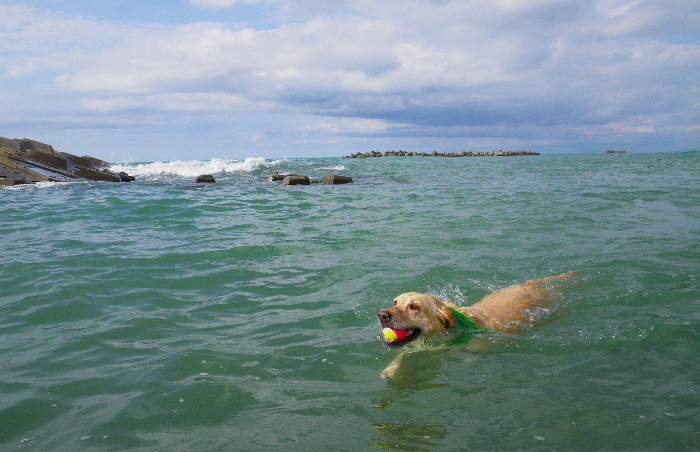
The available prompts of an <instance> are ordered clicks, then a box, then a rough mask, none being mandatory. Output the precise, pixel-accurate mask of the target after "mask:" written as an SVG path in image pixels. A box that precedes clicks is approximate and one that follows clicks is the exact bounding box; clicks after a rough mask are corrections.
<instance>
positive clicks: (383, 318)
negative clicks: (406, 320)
mask: <svg viewBox="0 0 700 452" xmlns="http://www.w3.org/2000/svg"><path fill="white" fill-rule="evenodd" d="M377 315H378V316H379V321H380V322H388V321H389V320H391V312H389V311H387V310H386V309H384V310H382V311H379V314H377Z"/></svg>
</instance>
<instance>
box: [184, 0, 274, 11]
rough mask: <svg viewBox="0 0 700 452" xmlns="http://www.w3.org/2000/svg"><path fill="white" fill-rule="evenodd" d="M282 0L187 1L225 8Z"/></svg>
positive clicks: (208, 6) (203, 5)
mask: <svg viewBox="0 0 700 452" xmlns="http://www.w3.org/2000/svg"><path fill="white" fill-rule="evenodd" d="M280 1H282V0H189V1H188V3H189V4H190V5H192V6H199V7H201V8H215V9H225V8H231V7H232V6H234V5H236V4H238V3H248V4H256V3H275V2H280Z"/></svg>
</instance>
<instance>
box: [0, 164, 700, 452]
mask: <svg viewBox="0 0 700 452" xmlns="http://www.w3.org/2000/svg"><path fill="white" fill-rule="evenodd" d="M699 162H700V159H699V155H698V153H697V152H685V153H658V154H614V155H610V154H577V155H541V156H523V157H476V158H467V157H464V158H440V157H381V158H370V159H340V158H323V159H283V160H277V161H271V160H266V159H263V158H250V159H246V160H244V161H235V160H223V159H222V160H216V159H215V160H210V161H191V162H167V163H129V164H121V165H115V166H114V168H113V169H115V170H119V171H122V170H124V171H127V172H128V173H130V174H132V175H135V176H136V177H137V180H136V181H135V182H132V183H121V184H111V183H95V182H90V183H65V184H58V183H56V184H36V185H31V186H17V187H12V188H3V189H0V215H1V216H0V219H1V221H0V243H1V244H2V247H1V248H0V250H1V252H2V254H1V256H0V450H2V451H13V450H27V451H71V452H72V451H76V450H81V451H257V450H261V451H274V450H278V451H315V450H324V451H325V450H329V451H330V450H333V451H336V450H338V451H371V450H376V449H388V450H400V451H463V450H513V451H515V450H547V451H549V450H558V451H567V450H571V451H574V450H575V451H578V450H608V451H621V450H634V451H638V450H651V451H696V450H698V447H699V446H700V436H699V433H698V430H699V428H700V403H699V402H700V397H699V393H698V389H699V386H700V361H699V359H698V350H699V347H698V346H699V345H700V322H699V318H698V317H699V314H700V311H699V309H698V308H699V306H700V290H699V288H698V282H699V281H698V279H699V276H700V263H699V260H698V258H699V257H700V218H699V217H700V215H699V207H700V171H699V166H700V165H699ZM273 170H277V171H280V172H282V173H285V174H304V175H308V176H309V177H310V178H311V179H315V180H319V179H321V178H322V177H323V175H324V174H327V173H333V174H342V175H348V176H351V177H352V178H353V180H354V183H352V184H348V185H334V186H331V185H321V184H312V185H310V186H283V185H280V184H279V183H276V182H270V181H268V180H267V176H268V175H269V174H270V173H271V172H272V171H273ZM202 173H208V174H212V175H214V177H215V178H216V180H217V182H216V183H215V184H210V185H209V184H208V185H204V186H202V187H198V186H197V185H196V184H194V183H193V178H194V177H195V176H197V175H199V174H202ZM570 270H576V271H578V272H580V275H579V276H577V277H576V278H575V279H574V280H573V282H572V284H570V285H568V286H567V287H565V288H564V289H563V292H562V296H561V299H560V301H559V302H558V303H557V304H556V305H554V306H552V307H550V308H549V309H548V310H547V312H544V313H541V314H546V315H542V317H543V322H541V324H539V325H537V326H536V327H533V328H529V329H526V330H524V331H522V332H520V333H517V334H512V335H497V336H496V337H493V338H489V339H488V340H490V341H493V347H492V349H491V350H490V351H488V352H484V353H474V352H472V351H470V350H469V349H468V348H465V347H460V346H455V347H448V348H438V347H436V348H434V349H432V350H427V351H422V352H418V353H413V354H410V355H408V356H407V357H406V358H405V359H404V363H403V366H402V367H401V369H400V370H399V372H398V373H397V375H396V376H395V377H394V378H393V379H391V380H388V381H386V380H381V379H380V378H379V375H380V372H381V371H382V369H383V368H384V367H385V366H386V365H388V363H389V362H391V360H392V359H393V358H394V357H395V356H396V355H397V354H398V353H399V351H398V350H389V349H386V348H385V347H383V346H382V341H381V337H380V331H379V327H378V323H377V317H376V313H377V311H379V310H381V309H382V308H385V307H388V306H390V304H391V301H392V300H393V298H394V297H395V296H396V295H398V294H400V293H402V292H408V291H419V292H425V293H430V294H433V295H436V296H438V297H441V298H443V299H446V300H449V301H451V302H454V303H456V304H458V305H468V304H471V303H474V302H476V301H478V300H479V299H480V298H481V297H483V296H485V295H487V294H488V293H490V292H492V291H494V290H497V289H500V288H503V287H506V286H508V285H511V284H515V283H520V282H524V281H526V280H529V279H533V278H542V277H547V276H552V275H556V274H559V273H562V272H566V271H570Z"/></svg>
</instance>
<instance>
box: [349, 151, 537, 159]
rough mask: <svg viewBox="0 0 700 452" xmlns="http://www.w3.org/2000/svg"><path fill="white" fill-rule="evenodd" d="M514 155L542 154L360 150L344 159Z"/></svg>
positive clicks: (526, 152) (520, 152)
mask: <svg viewBox="0 0 700 452" xmlns="http://www.w3.org/2000/svg"><path fill="white" fill-rule="evenodd" d="M514 155H540V153H539V152H532V151H503V150H500V151H490V152H437V151H435V152H405V151H388V152H376V151H372V152H365V153H362V152H358V153H357V154H350V155H347V156H345V157H343V158H344V159H364V158H371V157H414V156H423V157H504V156H514Z"/></svg>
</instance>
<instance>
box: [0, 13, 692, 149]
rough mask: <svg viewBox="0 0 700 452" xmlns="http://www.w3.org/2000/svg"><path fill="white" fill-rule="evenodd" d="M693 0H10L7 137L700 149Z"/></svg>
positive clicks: (283, 145)
mask: <svg viewBox="0 0 700 452" xmlns="http://www.w3.org/2000/svg"><path fill="white" fill-rule="evenodd" d="M699 30H700V4H699V3H698V1H697V0H667V1H664V2H660V1H658V0H381V1H377V0H326V1H321V0H149V1H144V0H22V1H21V2H20V1H5V0H0V106H1V107H0V136H4V137H8V138H31V139H34V140H37V141H41V142H44V143H48V144H51V145H53V147H54V148H55V149H56V150H58V151H63V152H69V153H72V154H78V155H90V156H94V157H98V158H102V159H105V160H108V161H110V162H114V163H117V162H129V161H171V160H208V159H211V158H223V159H243V158H246V157H265V158H275V159H276V158H285V157H287V158H312V157H340V156H344V155H348V154H351V153H356V152H371V151H379V152H386V151H393V150H404V151H415V152H433V151H438V152H461V151H492V150H499V149H504V150H523V151H535V152H540V153H578V152H604V151H606V150H608V149H625V150H628V151H629V152H669V151H679V150H689V149H698V147H700V145H699V142H700V32H699Z"/></svg>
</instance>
